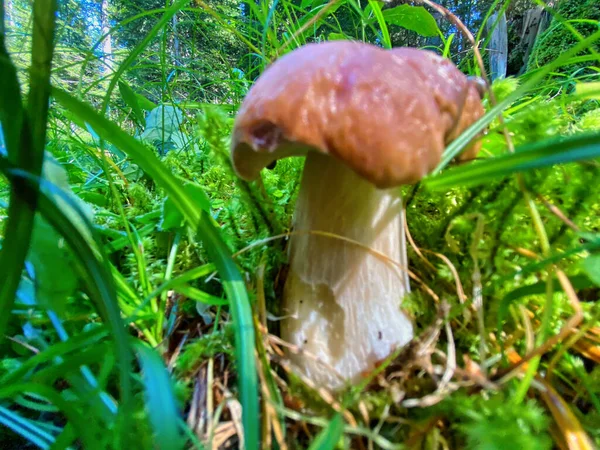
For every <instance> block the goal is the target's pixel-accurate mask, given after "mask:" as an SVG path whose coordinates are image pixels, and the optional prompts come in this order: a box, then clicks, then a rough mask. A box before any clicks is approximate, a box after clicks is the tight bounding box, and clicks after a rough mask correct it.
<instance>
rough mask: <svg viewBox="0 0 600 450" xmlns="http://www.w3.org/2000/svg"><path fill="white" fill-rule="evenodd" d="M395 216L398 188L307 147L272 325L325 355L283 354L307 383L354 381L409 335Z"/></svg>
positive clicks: (399, 221)
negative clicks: (278, 321)
mask: <svg viewBox="0 0 600 450" xmlns="http://www.w3.org/2000/svg"><path fill="white" fill-rule="evenodd" d="M403 220H404V217H403V209H402V198H401V194H400V190H399V189H398V188H396V189H391V190H381V189H377V188H376V187H375V186H374V185H373V184H371V183H369V182H368V181H366V180H364V179H363V178H361V177H360V176H359V175H357V174H356V173H355V172H354V171H352V170H351V169H349V168H348V167H347V166H345V165H344V164H343V163H341V162H338V161H337V160H336V159H335V158H333V157H331V156H326V155H322V154H319V153H317V152H309V153H308V155H307V156H306V161H305V165H304V172H303V175H302V181H301V185H300V191H299V195H298V199H297V203H296V210H295V216H294V228H295V231H297V232H298V234H295V235H292V237H291V238H290V245H289V252H290V253H289V260H290V270H289V273H288V278H287V281H286V285H285V289H284V305H283V306H284V311H283V313H284V315H285V316H286V317H287V318H286V319H284V322H283V323H282V328H281V330H282V337H283V338H284V339H285V340H286V341H288V342H290V343H292V344H294V345H296V346H298V347H300V348H301V349H303V350H304V351H305V352H308V353H310V354H312V355H314V356H316V357H317V358H318V359H319V360H320V361H322V362H323V363H325V364H320V363H319V362H317V361H315V360H314V359H313V358H311V357H310V356H306V354H299V355H290V358H291V359H292V362H293V363H295V365H296V366H297V367H298V369H299V370H300V371H301V372H302V373H303V374H304V375H305V376H307V377H308V378H309V379H311V380H312V381H314V382H315V383H317V385H320V386H324V387H328V388H330V389H338V388H340V387H342V385H343V384H344V383H345V382H347V381H349V382H356V381H357V380H358V379H360V377H361V376H362V375H364V374H365V373H368V372H369V371H371V370H372V369H374V368H375V367H376V366H377V363H378V362H380V361H381V360H383V359H385V358H386V357H387V356H389V355H390V353H392V352H393V351H394V350H395V349H396V348H398V347H401V346H403V345H405V344H406V343H407V342H408V341H410V339H412V336H413V328H412V324H411V322H410V321H409V319H408V317H407V316H406V315H405V314H404V313H403V312H402V311H401V309H400V305H401V302H402V298H403V297H404V295H405V294H406V293H407V292H409V283H408V273H407V271H406V268H407V257H406V242H405V236H404V229H403ZM306 231H322V232H327V233H332V234H335V235H338V236H340V237H342V238H348V239H351V240H353V241H357V242H358V243H360V244H362V245H356V244H355V243H351V242H348V241H344V240H340V239H337V238H335V237H331V236H323V235H315V234H308V233H306ZM367 247H368V248H367ZM369 248H370V249H373V250H375V251H376V252H378V253H383V254H384V255H386V256H387V257H388V258H389V259H390V260H393V261H395V262H397V263H400V265H401V266H402V267H403V269H404V270H403V269H400V268H399V267H398V266H397V265H394V264H391V263H390V261H389V260H386V258H385V257H382V256H381V255H377V254H375V252H372V251H370V250H369ZM340 375H341V377H340Z"/></svg>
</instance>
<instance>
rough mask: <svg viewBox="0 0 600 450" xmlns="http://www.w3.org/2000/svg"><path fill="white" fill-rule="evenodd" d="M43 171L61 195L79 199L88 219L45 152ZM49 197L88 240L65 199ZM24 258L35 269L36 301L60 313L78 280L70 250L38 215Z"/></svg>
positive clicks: (63, 173) (65, 177) (56, 164)
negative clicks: (25, 257)
mask: <svg viewBox="0 0 600 450" xmlns="http://www.w3.org/2000/svg"><path fill="white" fill-rule="evenodd" d="M42 170H43V175H44V178H45V179H46V180H48V181H49V182H51V183H53V184H54V185H55V186H56V187H57V188H58V189H61V191H62V193H61V195H67V196H69V197H70V198H71V200H72V201H73V202H78V204H79V207H80V208H81V209H82V211H85V213H86V215H87V217H88V220H90V221H91V220H92V210H91V209H90V208H89V207H88V206H87V205H86V204H85V203H84V202H82V201H81V200H79V198H78V197H76V196H75V195H74V194H73V193H72V192H71V190H70V186H69V181H68V175H67V172H66V170H65V169H64V168H63V167H62V166H61V165H60V163H59V162H58V161H56V159H54V157H53V156H52V155H51V154H49V153H47V152H46V154H45V160H44V165H43V169H42ZM49 196H51V197H52V199H53V201H54V202H55V204H56V205H57V206H58V207H59V208H61V210H62V211H63V212H64V213H65V214H66V215H68V216H69V218H70V219H71V221H72V223H73V224H75V225H76V226H77V227H78V229H79V231H80V232H81V233H82V234H85V235H86V237H87V239H91V233H90V231H89V230H88V229H87V228H86V226H85V224H84V223H82V221H81V219H80V218H79V217H78V216H77V214H76V213H75V212H74V211H73V210H72V209H70V208H69V206H68V205H67V204H66V202H65V201H64V200H63V199H62V198H61V197H60V196H59V195H57V194H53V193H49ZM27 259H28V260H29V262H30V263H31V264H32V265H33V267H34V269H35V280H36V289H37V296H36V297H37V301H38V302H39V303H40V305H42V306H44V307H45V308H48V309H51V310H54V311H56V312H57V313H58V314H59V315H61V313H62V312H63V311H64V305H65V304H66V300H67V298H68V297H69V296H70V295H72V294H73V292H74V291H75V289H76V287H77V284H78V281H79V280H78V278H77V277H76V275H75V272H74V264H75V261H74V258H73V253H72V252H71V250H70V249H69V248H68V246H65V244H64V239H63V237H62V236H61V234H60V233H59V232H58V231H56V230H55V229H54V228H53V227H52V226H51V225H50V224H49V223H48V222H47V221H46V220H45V219H44V218H43V217H42V216H41V215H40V214H37V215H36V217H35V222H34V229H33V233H32V237H31V245H30V247H29V253H28V256H27ZM48 261H52V264H48Z"/></svg>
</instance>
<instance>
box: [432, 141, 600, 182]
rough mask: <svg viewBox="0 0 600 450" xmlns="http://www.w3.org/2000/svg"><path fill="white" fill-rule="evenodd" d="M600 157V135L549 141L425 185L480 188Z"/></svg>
mask: <svg viewBox="0 0 600 450" xmlns="http://www.w3.org/2000/svg"><path fill="white" fill-rule="evenodd" d="M597 157H600V134H583V135H576V136H569V137H567V138H559V139H549V140H545V141H541V142H536V143H534V144H530V145H526V146H523V147H521V148H519V149H516V151H515V153H511V154H506V155H502V156H498V157H496V158H489V159H487V160H484V161H482V162H476V163H472V164H468V165H464V166H459V167H455V168H452V169H449V170H447V171H446V172H444V173H443V174H441V175H436V176H433V177H430V178H426V179H425V180H424V182H423V184H424V185H426V186H428V187H430V188H432V189H447V188H450V187H453V186H476V185H479V184H483V183H487V182H489V181H490V180H491V179H493V178H498V177H502V176H506V175H510V174H513V173H516V172H525V171H528V170H532V169H538V168H542V167H549V166H553V165H555V164H563V163H568V162H574V161H583V160H587V159H592V158H597Z"/></svg>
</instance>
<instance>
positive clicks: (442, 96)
mask: <svg viewBox="0 0 600 450" xmlns="http://www.w3.org/2000/svg"><path fill="white" fill-rule="evenodd" d="M483 112H484V111H483V107H482V104H481V94H480V89H479V86H478V85H477V83H476V82H475V81H473V80H471V79H469V78H468V77H467V76H465V75H464V74H463V73H461V72H460V71H459V70H458V69H457V68H456V67H455V66H454V65H453V64H452V63H451V62H450V61H449V60H447V59H444V58H441V57H440V56H437V55H436V54H434V53H433V52H430V51H425V50H418V49H413V48H395V49H392V50H385V49H382V48H380V47H377V46H375V45H371V44H366V43H362V42H351V41H332V42H325V43H318V44H307V45H304V46H302V47H300V48H298V49H296V50H293V51H291V52H290V53H288V54H286V55H284V56H282V57H281V58H279V59H278V60H276V61H275V62H274V63H273V64H272V65H270V66H269V67H267V69H266V70H265V71H264V73H263V74H262V75H261V76H260V77H259V78H258V79H257V80H256V82H255V84H254V85H253V86H252V87H251V89H250V90H249V92H248V94H247V96H246V97H245V99H244V101H243V102H242V105H241V106H240V109H239V111H238V113H237V117H236V120H235V124H234V130H233V135H232V142H231V158H232V162H233V166H234V168H235V171H236V173H237V175H238V176H239V177H241V178H242V179H245V180H248V181H251V180H254V179H256V178H257V177H258V176H259V173H260V171H261V170H262V169H263V168H264V167H267V166H269V165H270V164H272V163H273V162H274V161H276V160H278V159H280V158H284V157H289V156H305V161H304V168H303V173H302V179H301V184H300V190H299V193H298V198H297V201H296V206H295V212H294V217H293V228H294V233H292V235H291V237H290V241H289V247H288V249H289V273H288V277H287V280H286V283H285V287H284V293H283V297H284V298H283V308H282V315H283V316H284V317H285V318H284V319H283V320H282V322H281V334H282V338H283V339H285V340H286V341H288V342H289V343H291V344H294V345H295V346H297V347H299V348H301V349H302V350H304V352H301V353H300V354H297V353H290V359H291V360H292V362H293V363H294V365H295V366H296V367H297V369H298V370H299V371H300V372H301V373H302V374H303V375H305V376H306V377H308V378H309V379H311V380H312V381H313V382H315V383H316V384H317V385H319V386H324V387H327V388H330V389H338V388H340V387H342V386H343V385H344V384H346V383H348V382H350V383H352V382H356V381H357V380H359V379H360V377H361V376H363V375H364V374H365V373H368V372H370V371H371V370H372V369H374V368H375V367H376V366H377V364H378V363H379V362H380V361H382V360H383V359H385V358H386V357H388V356H389V355H390V354H391V353H392V352H393V351H394V350H395V349H398V348H400V347H402V346H404V345H406V344H407V343H408V342H409V341H410V340H411V339H412V337H413V325H412V323H411V321H410V320H409V318H408V316H407V315H406V314H405V313H404V312H403V311H402V309H401V304H402V299H403V297H404V296H405V295H406V293H407V292H409V290H410V286H409V279H408V273H407V252H406V241H405V234H404V229H403V221H404V216H403V214H404V213H403V208H402V197H401V193H400V188H399V186H400V185H404V184H413V183H415V182H417V181H418V180H420V179H421V178H422V177H423V176H425V175H426V174H428V173H429V172H430V171H431V170H432V169H434V168H435V166H436V165H437V164H438V163H439V161H440V160H441V155H442V152H443V150H444V148H445V146H446V145H447V144H448V143H449V142H450V141H452V140H453V139H455V138H456V137H457V136H458V135H459V134H460V133H461V132H462V131H463V130H464V129H466V128H467V127H468V126H470V125H471V124H472V123H473V122H474V121H475V120H477V119H478V118H479V117H480V116H481V115H482V114H483ZM478 150H479V144H473V145H472V146H471V148H469V149H468V150H467V151H465V153H463V156H466V157H473V156H474V155H475V154H476V153H477V151H478ZM391 261H395V262H396V264H393V263H391Z"/></svg>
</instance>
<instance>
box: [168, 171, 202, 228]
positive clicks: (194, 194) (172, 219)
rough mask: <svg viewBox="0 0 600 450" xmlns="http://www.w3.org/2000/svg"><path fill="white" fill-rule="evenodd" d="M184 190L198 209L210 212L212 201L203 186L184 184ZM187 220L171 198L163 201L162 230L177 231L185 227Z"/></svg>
mask: <svg viewBox="0 0 600 450" xmlns="http://www.w3.org/2000/svg"><path fill="white" fill-rule="evenodd" d="M183 189H184V190H185V191H186V192H187V194H188V196H189V197H190V198H191V199H193V200H194V202H195V203H196V205H197V207H198V208H200V209H203V210H204V211H206V212H210V201H209V200H208V197H207V196H206V194H205V192H204V190H203V189H202V187H201V186H198V185H197V184H194V183H191V182H188V183H186V184H184V186H183ZM184 223H185V219H184V217H183V214H182V213H181V211H180V210H179V209H177V206H176V205H175V203H174V202H173V201H172V200H171V198H170V197H169V196H168V195H167V196H166V197H165V200H164V201H163V206H162V215H161V220H160V223H159V225H158V226H159V227H160V228H161V230H165V231H166V230H175V229H178V228H181V227H183V225H184Z"/></svg>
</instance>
